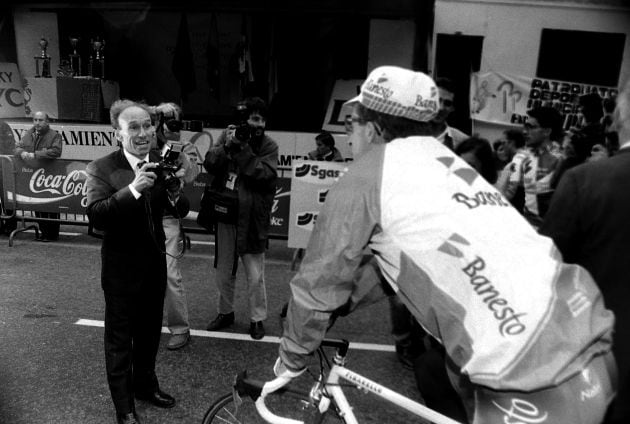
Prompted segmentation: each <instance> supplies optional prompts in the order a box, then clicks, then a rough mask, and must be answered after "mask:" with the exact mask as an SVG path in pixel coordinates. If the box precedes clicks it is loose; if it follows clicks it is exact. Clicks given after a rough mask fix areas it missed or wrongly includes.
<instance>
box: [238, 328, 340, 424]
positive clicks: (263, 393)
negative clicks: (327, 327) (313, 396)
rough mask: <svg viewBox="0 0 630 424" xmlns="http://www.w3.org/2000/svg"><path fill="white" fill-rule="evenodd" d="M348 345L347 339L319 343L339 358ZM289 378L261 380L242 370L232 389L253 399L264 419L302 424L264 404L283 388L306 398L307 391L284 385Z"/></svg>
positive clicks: (307, 395) (289, 423)
mask: <svg viewBox="0 0 630 424" xmlns="http://www.w3.org/2000/svg"><path fill="white" fill-rule="evenodd" d="M349 346H350V343H349V342H348V341H347V340H342V339H325V340H323V341H322V343H321V345H320V347H333V348H336V349H337V355H338V356H340V357H341V358H344V357H345V356H346V354H347V353H348V347H349ZM291 380H293V378H291V377H276V378H275V379H273V380H270V381H266V382H263V381H260V380H254V379H251V378H249V377H247V371H243V372H241V373H239V374H238V375H237V376H236V381H235V382H234V389H235V390H236V391H237V392H238V394H239V395H240V396H244V395H247V396H249V397H250V398H251V399H252V400H253V401H254V404H255V405H256V410H257V411H258V413H259V414H260V416H261V417H262V418H263V419H264V420H265V421H267V422H269V423H273V424H303V422H302V421H297V420H293V419H290V418H285V417H281V416H279V415H276V414H274V413H273V412H271V411H270V410H269V408H267V405H265V398H266V397H267V395H269V394H271V393H274V392H278V391H282V390H283V389H286V391H287V392H290V393H294V394H297V395H298V396H299V397H301V398H303V399H308V398H309V394H308V393H302V392H300V391H297V390H293V389H289V388H286V387H285V386H286V385H287V384H289V383H290V382H291Z"/></svg>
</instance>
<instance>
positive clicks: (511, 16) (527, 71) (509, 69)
mask: <svg viewBox="0 0 630 424" xmlns="http://www.w3.org/2000/svg"><path fill="white" fill-rule="evenodd" d="M543 28H554V29H566V30H579V31H598V32H616V33H626V44H625V47H624V55H623V62H622V66H621V74H620V77H619V83H620V84H622V83H624V82H625V81H627V80H628V79H630V9H628V8H625V9H624V8H620V7H614V6H605V5H594V4H592V5H589V4H584V3H572V2H551V1H547V2H540V1H527V0H525V1H516V0H512V1H510V0H436V4H435V29H434V37H435V34H438V33H446V34H454V33H456V32H461V33H462V34H464V35H478V36H483V37H484V43H483V52H482V60H481V69H480V71H481V72H486V71H498V72H506V73H513V74H517V75H524V76H532V77H533V76H535V75H536V68H537V66H538V51H539V45H540V37H541V33H542V29H543ZM434 41H435V38H434ZM434 45H435V42H434ZM473 126H474V127H473V132H477V133H480V134H481V135H482V136H484V137H486V138H488V139H489V140H490V141H493V140H495V139H497V138H499V137H500V135H501V132H502V131H503V130H504V129H505V128H507V126H500V125H495V124H486V123H480V122H473Z"/></svg>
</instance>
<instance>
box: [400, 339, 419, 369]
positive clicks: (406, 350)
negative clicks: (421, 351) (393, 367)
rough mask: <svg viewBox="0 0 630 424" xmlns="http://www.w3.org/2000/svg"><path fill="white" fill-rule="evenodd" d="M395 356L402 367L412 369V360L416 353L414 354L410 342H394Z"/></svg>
mask: <svg viewBox="0 0 630 424" xmlns="http://www.w3.org/2000/svg"><path fill="white" fill-rule="evenodd" d="M396 356H397V357H398V360H399V361H400V363H401V364H402V366H403V367H405V368H407V369H408V370H411V369H413V362H414V360H415V359H416V357H417V356H418V355H416V354H414V352H413V351H412V349H411V344H410V343H404V342H402V343H396Z"/></svg>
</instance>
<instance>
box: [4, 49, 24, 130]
mask: <svg viewBox="0 0 630 424" xmlns="http://www.w3.org/2000/svg"><path fill="white" fill-rule="evenodd" d="M22 117H24V94H23V93H22V77H21V76H20V72H19V71H18V67H17V65H16V64H15V63H4V62H0V118H22Z"/></svg>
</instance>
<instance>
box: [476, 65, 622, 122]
mask: <svg viewBox="0 0 630 424" xmlns="http://www.w3.org/2000/svg"><path fill="white" fill-rule="evenodd" d="M587 93H597V94H599V95H600V96H601V97H602V98H607V97H611V96H615V95H616V94H617V89H616V88H614V87H604V86H596V85H590V84H579V83H573V82H567V81H556V80H550V79H544V78H531V77H525V76H520V75H512V74H506V73H499V72H486V73H475V74H473V75H472V78H471V84H470V110H471V118H472V119H475V120H478V121H484V122H491V123H498V124H513V125H520V124H523V123H524V122H525V121H526V120H527V111H528V110H529V109H532V108H534V107H538V106H552V107H554V108H556V109H558V110H559V111H560V113H561V114H562V116H563V118H564V124H563V126H564V129H568V128H570V127H572V126H580V125H582V122H581V117H580V115H579V113H578V112H579V107H578V99H579V97H580V96H581V95H583V94H587Z"/></svg>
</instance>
